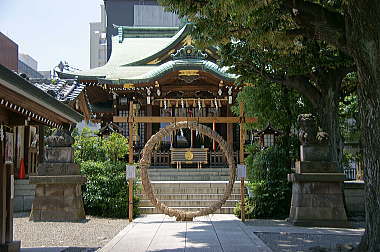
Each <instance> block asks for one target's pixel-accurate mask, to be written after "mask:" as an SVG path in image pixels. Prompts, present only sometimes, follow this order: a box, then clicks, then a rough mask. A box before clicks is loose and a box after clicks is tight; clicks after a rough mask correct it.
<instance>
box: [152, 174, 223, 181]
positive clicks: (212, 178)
mask: <svg viewBox="0 0 380 252" xmlns="http://www.w3.org/2000/svg"><path fill="white" fill-rule="evenodd" d="M149 177H150V179H151V180H155V181H195V180H196V181H228V179H229V176H220V175H217V176H216V175H189V176H186V175H181V176H178V175H172V176H169V175H163V176H149Z"/></svg>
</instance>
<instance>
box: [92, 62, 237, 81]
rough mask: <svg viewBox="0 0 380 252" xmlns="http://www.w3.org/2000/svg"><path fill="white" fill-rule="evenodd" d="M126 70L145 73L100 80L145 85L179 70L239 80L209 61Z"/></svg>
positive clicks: (121, 74) (110, 76) (124, 73)
mask: <svg viewBox="0 0 380 252" xmlns="http://www.w3.org/2000/svg"><path fill="white" fill-rule="evenodd" d="M125 70H130V71H128V72H130V73H136V72H140V71H141V72H143V71H146V72H145V73H143V74H141V75H134V76H132V75H130V76H128V75H127V71H124V72H118V73H115V74H113V75H107V76H106V78H104V79H99V81H100V82H101V83H112V84H124V83H135V84H138V83H145V82H150V81H154V80H157V79H159V78H161V77H163V76H165V75H166V74H168V73H170V72H173V71H179V70H200V71H204V72H208V73H211V74H213V75H215V76H217V77H219V78H221V79H223V80H226V81H231V82H234V81H235V80H236V78H237V76H236V75H234V74H229V73H227V72H226V71H225V69H222V68H220V67H219V66H218V65H216V64H215V63H213V62H211V61H207V60H194V59H187V60H172V61H169V62H166V63H164V64H162V65H159V66H155V67H152V68H151V67H141V66H129V67H125Z"/></svg>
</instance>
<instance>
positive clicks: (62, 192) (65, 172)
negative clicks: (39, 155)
mask: <svg viewBox="0 0 380 252" xmlns="http://www.w3.org/2000/svg"><path fill="white" fill-rule="evenodd" d="M37 174H38V176H31V177H30V179H29V182H30V183H31V184H36V195H35V198H34V201H33V206H32V211H31V214H30V220H34V221H77V220H81V219H85V212H84V207H83V200H82V191H81V185H82V184H84V183H86V178H85V177H84V176H81V175H80V169H79V166H78V165H77V164H75V163H73V149H72V148H71V147H48V148H46V150H45V161H44V162H43V163H42V164H40V165H39V166H38V168H37Z"/></svg>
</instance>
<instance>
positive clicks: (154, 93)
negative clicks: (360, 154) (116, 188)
mask: <svg viewBox="0 0 380 252" xmlns="http://www.w3.org/2000/svg"><path fill="white" fill-rule="evenodd" d="M115 28H117V30H118V36H115V37H113V40H112V48H113V50H112V55H111V57H110V59H109V61H108V63H107V64H106V65H104V66H102V67H98V68H95V69H91V70H88V71H77V72H60V73H59V76H60V78H61V79H68V80H75V81H77V82H78V83H80V86H84V87H85V88H84V92H85V95H84V96H85V98H86V101H87V103H88V109H87V111H82V112H83V113H84V114H85V117H87V118H91V119H92V120H95V121H97V122H99V123H101V125H102V127H105V126H107V125H108V124H110V123H112V124H117V125H118V126H119V127H118V128H119V129H120V130H121V133H122V134H124V135H125V136H129V135H130V129H129V128H130V125H134V126H133V131H132V132H133V134H132V135H133V140H134V151H135V160H137V159H138V157H139V151H140V150H141V149H142V148H143V146H144V145H145V143H146V141H147V140H148V139H149V138H150V137H151V135H152V134H154V133H155V132H157V131H158V130H159V129H160V128H162V127H164V126H165V125H167V124H168V123H175V122H179V121H197V122H199V123H202V124H206V125H208V126H209V127H212V128H213V129H215V130H216V131H217V132H218V133H219V134H220V135H222V136H223V137H224V138H225V140H226V141H227V142H228V144H230V145H231V146H234V150H235V151H237V150H238V149H239V126H238V125H237V124H239V123H240V122H241V118H239V117H234V116H233V115H232V112H231V106H232V105H233V104H234V103H235V99H236V96H237V93H238V91H239V89H240V88H241V87H238V86H236V85H235V81H236V79H237V76H236V75H233V74H230V73H228V72H227V69H226V68H221V67H219V66H218V65H217V64H216V61H217V59H218V55H217V51H216V49H215V48H208V49H206V50H204V51H201V50H199V49H197V48H196V47H195V46H194V43H193V40H192V38H191V36H190V35H189V31H190V29H191V26H190V25H185V26H184V27H182V29H180V30H178V28H173V27H158V28H157V27H125V26H115ZM247 120H248V119H247ZM250 120H251V121H252V119H250ZM131 123H133V124H131ZM106 128H109V127H106ZM178 148H193V149H196V150H198V151H201V152H206V154H207V162H204V164H203V165H206V166H210V167H212V166H220V165H224V164H225V161H224V160H223V159H224V157H223V155H222V153H219V152H218V149H217V146H215V143H213V142H212V141H210V140H208V139H207V138H204V137H203V136H201V135H199V134H198V132H195V131H190V130H182V131H179V132H177V133H176V134H174V135H172V136H171V137H168V138H166V139H163V140H162V143H161V146H160V149H159V150H157V151H156V153H155V154H154V157H153V160H152V165H153V166H165V167H167V166H170V165H171V164H172V162H171V157H170V153H171V152H170V150H176V149H178ZM237 156H238V152H236V158H237ZM188 163H191V162H188ZM198 165H199V164H198Z"/></svg>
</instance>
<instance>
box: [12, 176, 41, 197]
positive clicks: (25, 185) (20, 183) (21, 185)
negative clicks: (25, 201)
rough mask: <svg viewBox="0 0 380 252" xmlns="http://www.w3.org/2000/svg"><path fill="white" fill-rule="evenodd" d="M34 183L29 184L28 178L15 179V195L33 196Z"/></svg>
mask: <svg viewBox="0 0 380 252" xmlns="http://www.w3.org/2000/svg"><path fill="white" fill-rule="evenodd" d="M35 190H36V185H33V184H29V180H28V179H16V180H15V196H34V192H35Z"/></svg>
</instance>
